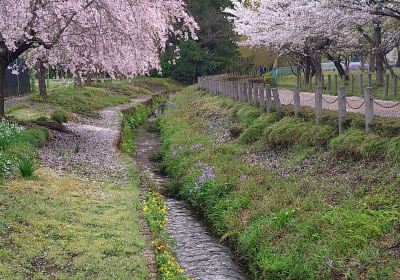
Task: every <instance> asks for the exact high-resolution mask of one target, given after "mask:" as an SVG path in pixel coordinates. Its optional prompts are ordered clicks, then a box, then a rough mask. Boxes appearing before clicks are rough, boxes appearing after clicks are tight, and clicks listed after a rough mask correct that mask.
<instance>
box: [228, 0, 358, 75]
mask: <svg viewBox="0 0 400 280" xmlns="http://www.w3.org/2000/svg"><path fill="white" fill-rule="evenodd" d="M232 3H233V5H234V7H233V9H227V12H229V13H230V14H232V15H233V17H232V19H233V20H234V23H235V26H236V31H237V32H238V33H239V34H240V35H243V36H245V37H246V38H247V40H246V41H244V42H243V44H245V45H250V46H267V47H269V48H271V49H272V50H274V51H275V52H277V53H279V54H280V55H286V56H287V57H290V58H292V59H294V60H296V62H297V63H296V64H298V66H299V65H303V67H304V68H305V71H306V73H307V74H308V73H309V68H310V66H312V69H313V71H314V72H315V74H316V75H317V77H320V75H321V74H322V68H321V57H323V56H325V57H328V58H329V59H331V60H332V61H333V62H334V63H335V65H336V66H337V68H338V71H339V73H340V74H341V75H342V76H344V75H345V74H346V73H345V71H344V69H343V67H342V64H341V61H342V58H343V57H345V56H348V55H349V54H350V53H351V52H353V51H354V50H356V49H359V45H360V44H359V38H360V36H359V34H357V32H355V30H354V29H351V28H349V26H348V25H346V24H345V22H343V21H338V20H337V19H338V18H339V16H341V15H342V13H341V11H340V10H339V9H333V8H331V7H328V6H326V2H324V1H307V0H296V1H291V0H268V1H266V0H265V1H262V0H261V1H246V2H241V1H237V0H234V1H232ZM328 8H329V12H327V9H328ZM306 76H308V75H306Z"/></svg>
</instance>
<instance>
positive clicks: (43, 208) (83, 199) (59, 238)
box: [0, 169, 148, 280]
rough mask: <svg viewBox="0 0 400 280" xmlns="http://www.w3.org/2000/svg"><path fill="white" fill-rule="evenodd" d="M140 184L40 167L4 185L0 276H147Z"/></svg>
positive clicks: (0, 211) (0, 190)
mask: <svg viewBox="0 0 400 280" xmlns="http://www.w3.org/2000/svg"><path fill="white" fill-rule="evenodd" d="M132 174H133V172H132ZM138 184H139V183H138V179H137V177H133V178H132V182H131V184H129V185H113V184H95V183H93V182H89V181H85V180H82V179H77V178H75V177H72V176H69V175H62V176H61V175H57V174H55V173H54V172H53V171H51V170H48V169H39V170H37V172H36V177H35V179H34V180H32V181H29V182H28V181H25V180H22V179H21V180H12V181H9V182H7V183H6V184H5V185H2V186H0V203H1V205H2V207H1V209H0V236H1V237H2V239H1V241H0V242H1V243H0V244H1V246H0V263H1V265H0V278H1V279H5V280H7V279H13V280H14V279H28V278H29V279H111V278H114V279H146V276H147V273H148V268H147V263H146V262H147V261H146V258H145V257H144V256H143V251H144V248H145V240H144V238H143V236H142V235H141V233H140V228H139V224H138V217H137V214H136V208H137V207H139V191H138Z"/></svg>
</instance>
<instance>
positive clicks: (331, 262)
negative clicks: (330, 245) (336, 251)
mask: <svg viewBox="0 0 400 280" xmlns="http://www.w3.org/2000/svg"><path fill="white" fill-rule="evenodd" d="M326 264H327V265H328V266H329V267H333V260H331V259H329V260H328V261H327V262H326Z"/></svg>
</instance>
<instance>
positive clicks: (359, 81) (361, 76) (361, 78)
mask: <svg viewBox="0 0 400 280" xmlns="http://www.w3.org/2000/svg"><path fill="white" fill-rule="evenodd" d="M363 76H364V75H363V73H360V75H359V76H358V86H359V91H360V96H363V95H364V85H363Z"/></svg>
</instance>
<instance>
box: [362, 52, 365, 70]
mask: <svg viewBox="0 0 400 280" xmlns="http://www.w3.org/2000/svg"><path fill="white" fill-rule="evenodd" d="M361 72H363V73H364V72H365V58H364V56H361Z"/></svg>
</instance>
